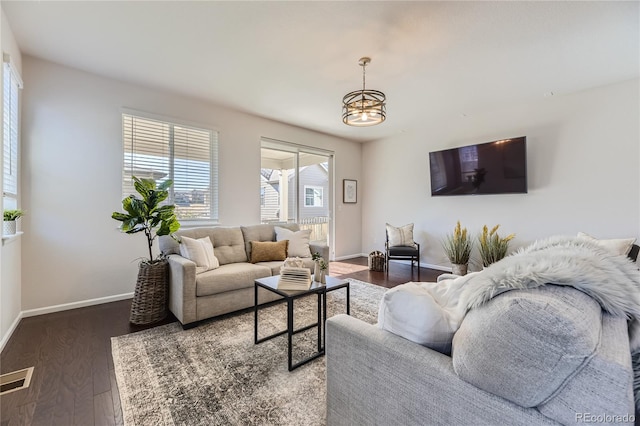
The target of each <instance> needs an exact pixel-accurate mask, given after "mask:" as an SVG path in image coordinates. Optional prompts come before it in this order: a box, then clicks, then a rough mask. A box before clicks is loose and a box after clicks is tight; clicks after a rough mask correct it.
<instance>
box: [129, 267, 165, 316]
mask: <svg viewBox="0 0 640 426" xmlns="http://www.w3.org/2000/svg"><path fill="white" fill-rule="evenodd" d="M168 293H169V262H167V261H166V260H165V261H159V262H153V263H149V262H141V263H140V269H139V270H138V280H137V282H136V289H135V292H134V295H133V301H132V302H131V313H130V315H129V322H130V323H132V324H137V325H144V324H152V323H154V322H158V321H160V320H162V319H164V318H165V317H166V316H167V313H168V310H167V308H168V306H167V301H168V297H167V296H168Z"/></svg>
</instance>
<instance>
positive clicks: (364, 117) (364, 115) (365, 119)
mask: <svg viewBox="0 0 640 426" xmlns="http://www.w3.org/2000/svg"><path fill="white" fill-rule="evenodd" d="M362 121H367V113H366V112H363V113H362Z"/></svg>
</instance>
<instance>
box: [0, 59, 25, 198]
mask: <svg viewBox="0 0 640 426" xmlns="http://www.w3.org/2000/svg"><path fill="white" fill-rule="evenodd" d="M3 71H4V72H3V85H4V87H3V90H4V92H3V111H4V117H3V132H4V133H3V138H4V139H3V169H2V171H3V181H2V182H3V187H2V195H3V207H4V208H5V209H15V208H17V207H18V176H19V170H18V167H19V162H18V129H19V127H18V124H19V121H18V120H19V118H18V114H19V105H18V102H19V97H20V93H19V89H21V88H22V80H21V79H20V76H19V75H18V73H17V71H16V70H15V68H14V67H13V66H12V64H11V61H10V59H9V56H8V55H5V56H4V70H3Z"/></svg>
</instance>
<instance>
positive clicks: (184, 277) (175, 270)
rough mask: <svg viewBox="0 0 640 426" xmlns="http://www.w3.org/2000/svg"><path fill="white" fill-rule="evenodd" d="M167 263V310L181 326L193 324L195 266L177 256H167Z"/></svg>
mask: <svg viewBox="0 0 640 426" xmlns="http://www.w3.org/2000/svg"><path fill="white" fill-rule="evenodd" d="M167 260H168V261H169V310H170V311H171V312H172V313H173V314H174V315H175V316H176V318H178V321H180V322H181V323H182V325H185V324H189V323H191V322H195V321H196V320H197V316H196V264H195V263H194V262H192V261H190V260H189V259H187V258H184V257H182V256H180V255H178V254H170V255H169V256H167Z"/></svg>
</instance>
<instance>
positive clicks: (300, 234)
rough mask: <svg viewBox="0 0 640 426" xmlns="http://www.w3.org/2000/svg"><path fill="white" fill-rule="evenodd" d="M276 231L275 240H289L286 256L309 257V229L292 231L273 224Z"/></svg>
mask: <svg viewBox="0 0 640 426" xmlns="http://www.w3.org/2000/svg"><path fill="white" fill-rule="evenodd" d="M273 229H274V230H275V231H276V241H283V240H289V246H288V247H287V256H289V257H311V249H310V248H309V239H310V238H311V229H303V230H301V231H292V230H290V229H287V228H281V227H279V226H274V228H273Z"/></svg>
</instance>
